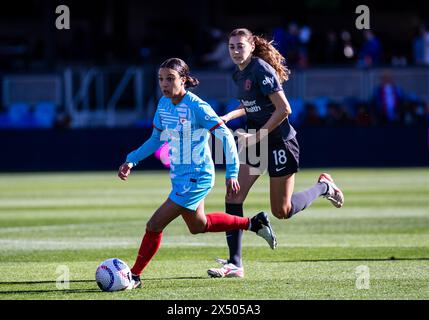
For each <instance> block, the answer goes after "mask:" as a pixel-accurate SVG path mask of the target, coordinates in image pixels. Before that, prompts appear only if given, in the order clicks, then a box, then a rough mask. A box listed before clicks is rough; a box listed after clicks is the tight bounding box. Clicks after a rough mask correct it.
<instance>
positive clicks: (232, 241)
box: [225, 203, 243, 267]
mask: <svg viewBox="0 0 429 320" xmlns="http://www.w3.org/2000/svg"><path fill="white" fill-rule="evenodd" d="M225 211H226V213H228V214H231V215H234V216H239V217H242V216H243V204H242V203H225ZM242 236H243V230H234V231H228V232H226V242H227V243H228V248H229V260H228V262H229V263H232V264H235V265H236V266H237V267H241V238H242Z"/></svg>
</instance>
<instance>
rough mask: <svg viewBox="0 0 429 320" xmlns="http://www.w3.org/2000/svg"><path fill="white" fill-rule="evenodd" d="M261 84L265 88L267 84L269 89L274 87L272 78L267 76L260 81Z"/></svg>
mask: <svg viewBox="0 0 429 320" xmlns="http://www.w3.org/2000/svg"><path fill="white" fill-rule="evenodd" d="M262 84H263V85H264V86H266V85H267V84H269V85H270V86H271V87H272V86H274V76H272V77H271V78H270V77H268V76H265V79H264V80H263V81H262Z"/></svg>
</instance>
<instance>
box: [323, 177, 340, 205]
mask: <svg viewBox="0 0 429 320" xmlns="http://www.w3.org/2000/svg"><path fill="white" fill-rule="evenodd" d="M318 182H321V183H326V185H327V186H328V191H327V192H326V193H325V194H324V195H323V197H324V198H326V199H328V200H329V201H331V203H332V204H333V205H334V206H335V207H337V208H341V207H342V206H343V205H344V195H343V192H342V191H341V190H340V188H338V187H337V185H336V184H335V183H334V179H332V177H331V175H329V174H328V173H322V174H321V175H320V177H319V180H318Z"/></svg>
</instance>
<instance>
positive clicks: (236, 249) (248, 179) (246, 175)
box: [225, 164, 260, 268]
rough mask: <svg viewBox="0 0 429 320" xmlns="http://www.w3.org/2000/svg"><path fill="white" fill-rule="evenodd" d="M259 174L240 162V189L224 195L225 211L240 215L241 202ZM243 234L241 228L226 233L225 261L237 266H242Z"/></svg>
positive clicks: (241, 214)
mask: <svg viewBox="0 0 429 320" xmlns="http://www.w3.org/2000/svg"><path fill="white" fill-rule="evenodd" d="M259 177H260V176H259V175H251V174H250V166H249V165H247V164H241V165H240V170H239V173H238V182H239V183H240V191H239V192H238V193H237V194H231V195H226V196H225V212H226V213H228V214H231V215H235V216H239V217H242V216H243V215H244V214H243V203H244V200H246V197H247V195H248V193H249V190H250V189H251V188H252V186H253V184H254V183H255V182H256V180H257V179H258V178H259ZM242 236H243V231H242V230H234V231H229V232H227V233H226V242H227V244H228V249H229V259H228V261H227V263H231V264H233V265H235V266H237V267H239V268H241V267H242V258H241V257H242V249H241V239H242Z"/></svg>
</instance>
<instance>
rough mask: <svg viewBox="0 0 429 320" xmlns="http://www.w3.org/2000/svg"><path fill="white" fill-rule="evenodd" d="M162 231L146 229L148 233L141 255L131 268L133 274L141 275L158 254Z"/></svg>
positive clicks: (139, 254)
mask: <svg viewBox="0 0 429 320" xmlns="http://www.w3.org/2000/svg"><path fill="white" fill-rule="evenodd" d="M161 239H162V231H161V232H152V231H149V230H147V229H146V233H145V235H144V237H143V240H142V242H141V245H140V249H139V253H138V255H137V259H136V262H135V263H134V266H133V267H132V268H131V273H132V274H135V275H138V276H139V275H140V274H141V273H142V271H143V270H144V268H146V266H147V265H148V264H149V262H150V260H151V259H152V258H153V256H154V255H155V254H156V252H157V251H158V249H159V246H160V245H161Z"/></svg>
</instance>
